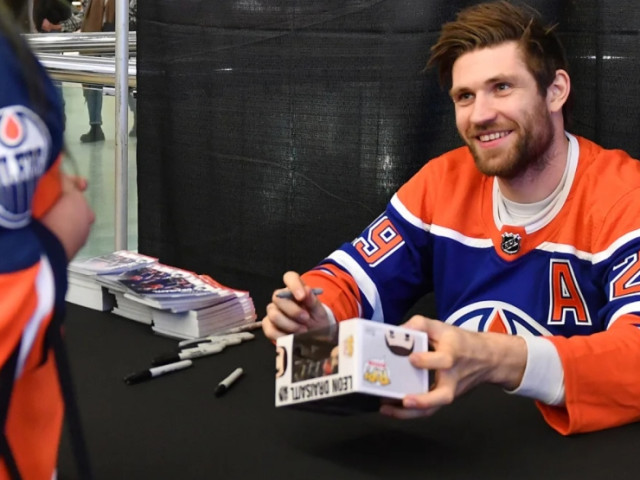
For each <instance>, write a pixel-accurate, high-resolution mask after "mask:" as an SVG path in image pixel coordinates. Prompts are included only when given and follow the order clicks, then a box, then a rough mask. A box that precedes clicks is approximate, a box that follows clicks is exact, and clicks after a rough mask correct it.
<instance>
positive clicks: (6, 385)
mask: <svg viewBox="0 0 640 480" xmlns="http://www.w3.org/2000/svg"><path fill="white" fill-rule="evenodd" d="M26 4H27V2H22V1H21V0H14V1H12V2H10V1H8V0H0V64H1V65H2V68H1V69H0V252H2V254H1V255H0V478H2V479H4V478H12V479H16V478H28V479H46V480H49V479H51V478H54V476H55V467H56V462H57V455H58V445H59V442H60V434H61V428H62V419H63V414H64V405H63V403H64V402H63V400H62V393H61V386H60V384H59V380H58V371H57V369H58V365H57V364H56V363H57V362H56V360H55V359H54V351H53V349H52V348H53V347H52V345H53V344H54V343H55V342H57V339H59V338H60V336H59V330H58V331H57V332H53V331H54V330H56V328H58V329H59V324H58V323H56V322H55V321H54V319H56V320H57V319H59V318H60V317H59V315H61V312H62V311H63V309H64V296H65V290H66V266H67V261H68V259H70V258H71V257H73V256H74V255H75V254H76V253H77V252H78V250H79V249H80V248H81V247H82V245H83V244H84V243H85V241H86V239H87V236H88V234H89V230H90V227H91V224H92V223H93V220H94V215H93V212H92V211H91V209H90V208H89V205H88V204H87V202H86V199H85V198H84V194H83V191H84V190H85V189H86V187H87V183H86V181H85V180H84V179H82V178H79V177H70V176H66V175H65V174H63V173H62V170H61V162H62V157H61V150H62V147H63V141H62V132H63V116H62V108H61V103H60V98H59V95H58V94H57V92H56V90H55V87H54V85H53V83H52V82H51V81H50V79H49V78H48V77H47V75H46V73H45V71H44V69H43V68H42V66H41V65H40V64H39V63H38V62H37V60H36V59H35V57H34V56H33V54H32V53H31V52H30V51H29V49H28V47H27V45H26V43H25V42H24V41H23V39H22V38H21V37H20V36H19V34H18V32H17V31H16V30H15V25H16V22H15V18H17V14H18V13H20V9H21V8H22V7H23V6H24V5H26Z"/></svg>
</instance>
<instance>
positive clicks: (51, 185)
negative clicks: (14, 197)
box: [31, 155, 62, 218]
mask: <svg viewBox="0 0 640 480" xmlns="http://www.w3.org/2000/svg"><path fill="white" fill-rule="evenodd" d="M61 163H62V155H59V156H58V158H57V159H56V161H55V162H54V164H53V165H52V166H51V168H50V169H49V170H47V171H46V172H45V174H44V175H43V176H42V178H41V179H40V181H39V182H38V185H37V187H36V192H35V194H34V196H33V204H32V206H31V214H32V216H33V218H41V217H42V216H43V215H44V214H45V213H46V212H47V211H48V210H49V209H50V208H51V207H52V206H53V205H54V204H55V203H56V201H57V200H58V198H60V195H61V194H62V177H61V174H60V164H61Z"/></svg>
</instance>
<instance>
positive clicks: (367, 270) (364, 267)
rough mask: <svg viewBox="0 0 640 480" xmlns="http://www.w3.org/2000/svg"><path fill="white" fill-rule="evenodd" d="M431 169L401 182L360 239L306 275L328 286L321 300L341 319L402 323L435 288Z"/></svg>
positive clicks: (313, 282)
mask: <svg viewBox="0 0 640 480" xmlns="http://www.w3.org/2000/svg"><path fill="white" fill-rule="evenodd" d="M428 170H429V164H427V165H426V166H425V167H423V169H422V170H421V171H419V172H418V173H417V174H416V175H415V176H414V177H413V178H411V179H410V180H409V181H408V182H407V183H406V184H405V185H403V186H402V187H401V189H400V190H399V191H398V192H397V193H396V194H395V195H394V196H393V197H392V199H391V201H390V202H389V203H388V205H387V207H386V209H385V211H384V212H383V213H382V214H381V215H380V216H379V217H378V218H376V219H375V220H374V221H373V222H372V223H371V224H370V225H369V226H368V227H367V228H366V229H365V230H364V231H363V232H362V233H361V234H360V235H359V236H358V237H356V238H355V239H354V240H353V241H352V242H350V243H345V244H343V245H342V246H341V247H340V248H339V249H338V250H336V251H334V252H333V253H332V254H331V255H329V256H328V257H327V258H325V259H324V260H323V261H322V262H321V263H320V264H319V265H318V266H316V267H315V268H314V269H313V270H311V271H309V272H307V273H305V274H304V275H303V280H304V281H305V283H307V284H308V285H310V286H313V287H320V288H322V289H323V290H324V292H323V294H322V297H321V300H322V302H323V303H324V304H325V305H326V306H327V307H329V308H330V309H331V311H332V312H333V314H334V316H335V318H336V320H337V321H341V320H346V319H349V318H354V317H360V318H367V319H370V320H374V321H379V322H385V323H392V324H398V323H400V322H401V321H402V319H403V318H404V315H405V313H406V311H407V310H408V309H409V308H410V307H411V306H412V305H413V304H414V303H415V302H416V301H417V300H418V299H419V298H420V297H421V296H422V295H424V294H425V293H428V291H429V290H430V289H431V284H432V280H431V267H432V265H431V254H430V245H431V240H430V235H429V224H428V222H429V219H428V205H429V198H430V195H429V191H428V190H429V186H428V179H429V178H431V177H432V176H433V175H431V174H429V173H428ZM414 199H422V200H421V201H420V202H417V203H416V202H415V200H414Z"/></svg>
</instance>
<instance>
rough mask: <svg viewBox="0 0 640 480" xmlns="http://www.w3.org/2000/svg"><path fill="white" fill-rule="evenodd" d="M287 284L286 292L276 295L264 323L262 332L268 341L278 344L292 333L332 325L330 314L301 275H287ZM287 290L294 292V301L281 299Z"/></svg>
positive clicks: (268, 308)
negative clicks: (328, 314)
mask: <svg viewBox="0 0 640 480" xmlns="http://www.w3.org/2000/svg"><path fill="white" fill-rule="evenodd" d="M283 281H284V284H285V287H286V289H278V290H276V291H274V292H273V296H272V297H271V303H270V304H269V305H267V315H266V316H265V317H264V319H263V320H262V330H263V331H264V333H265V335H266V336H267V338H270V339H271V340H275V339H276V338H278V337H281V336H283V335H288V334H290V333H300V332H306V331H307V330H312V329H314V328H320V327H324V326H327V325H329V323H330V320H329V317H328V316H327V311H326V310H325V308H324V306H323V305H322V303H321V302H320V300H318V297H317V296H316V295H315V294H314V293H313V292H312V291H311V288H310V287H309V286H307V285H305V284H304V282H303V281H302V279H301V278H300V275H299V274H298V273H296V272H287V273H285V274H284V276H283ZM284 290H288V291H290V292H291V294H292V295H293V298H291V299H288V298H280V297H278V296H277V294H278V293H279V292H282V291H284Z"/></svg>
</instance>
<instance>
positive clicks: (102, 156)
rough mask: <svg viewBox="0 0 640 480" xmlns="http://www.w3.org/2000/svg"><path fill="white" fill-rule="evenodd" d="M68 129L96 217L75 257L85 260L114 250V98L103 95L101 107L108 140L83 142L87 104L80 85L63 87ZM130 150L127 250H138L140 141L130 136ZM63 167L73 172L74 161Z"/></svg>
mask: <svg viewBox="0 0 640 480" xmlns="http://www.w3.org/2000/svg"><path fill="white" fill-rule="evenodd" d="M63 96H64V99H65V113H66V116H67V126H66V132H65V141H66V144H67V149H68V150H69V152H71V155H72V156H73V158H74V159H75V163H76V164H77V170H78V173H79V174H80V175H83V176H85V177H86V178H87V179H88V181H89V188H88V190H87V198H88V200H89V204H90V205H91V207H92V208H93V210H94V212H95V214H96V222H95V224H94V225H93V228H92V231H91V235H90V236H89V240H88V241H87V244H86V245H85V246H84V247H83V249H82V250H81V251H80V252H79V253H78V256H77V257H76V258H86V257H92V256H96V255H101V254H104V253H108V252H112V251H113V250H114V249H115V198H116V197H115V130H116V128H115V98H114V97H113V96H110V95H104V98H103V105H102V121H103V125H102V129H103V131H104V133H105V137H106V140H105V141H102V142H96V143H81V142H80V135H82V134H83V133H86V132H87V131H88V130H89V116H88V113H87V105H86V103H85V100H84V96H83V95H82V87H81V86H80V85H79V84H74V83H65V84H63ZM131 125H133V114H132V113H131V110H129V127H131ZM128 140H129V147H128V152H129V155H128V157H129V158H128V171H129V184H128V219H127V234H128V235H127V237H128V239H127V245H126V246H127V248H128V249H129V250H136V249H137V248H138V195H137V188H136V186H137V183H136V181H137V180H136V148H137V139H136V138H135V137H129V138H128ZM63 168H64V169H65V170H66V171H68V172H72V171H73V169H74V168H73V162H71V161H70V160H69V159H66V160H65V162H63Z"/></svg>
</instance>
